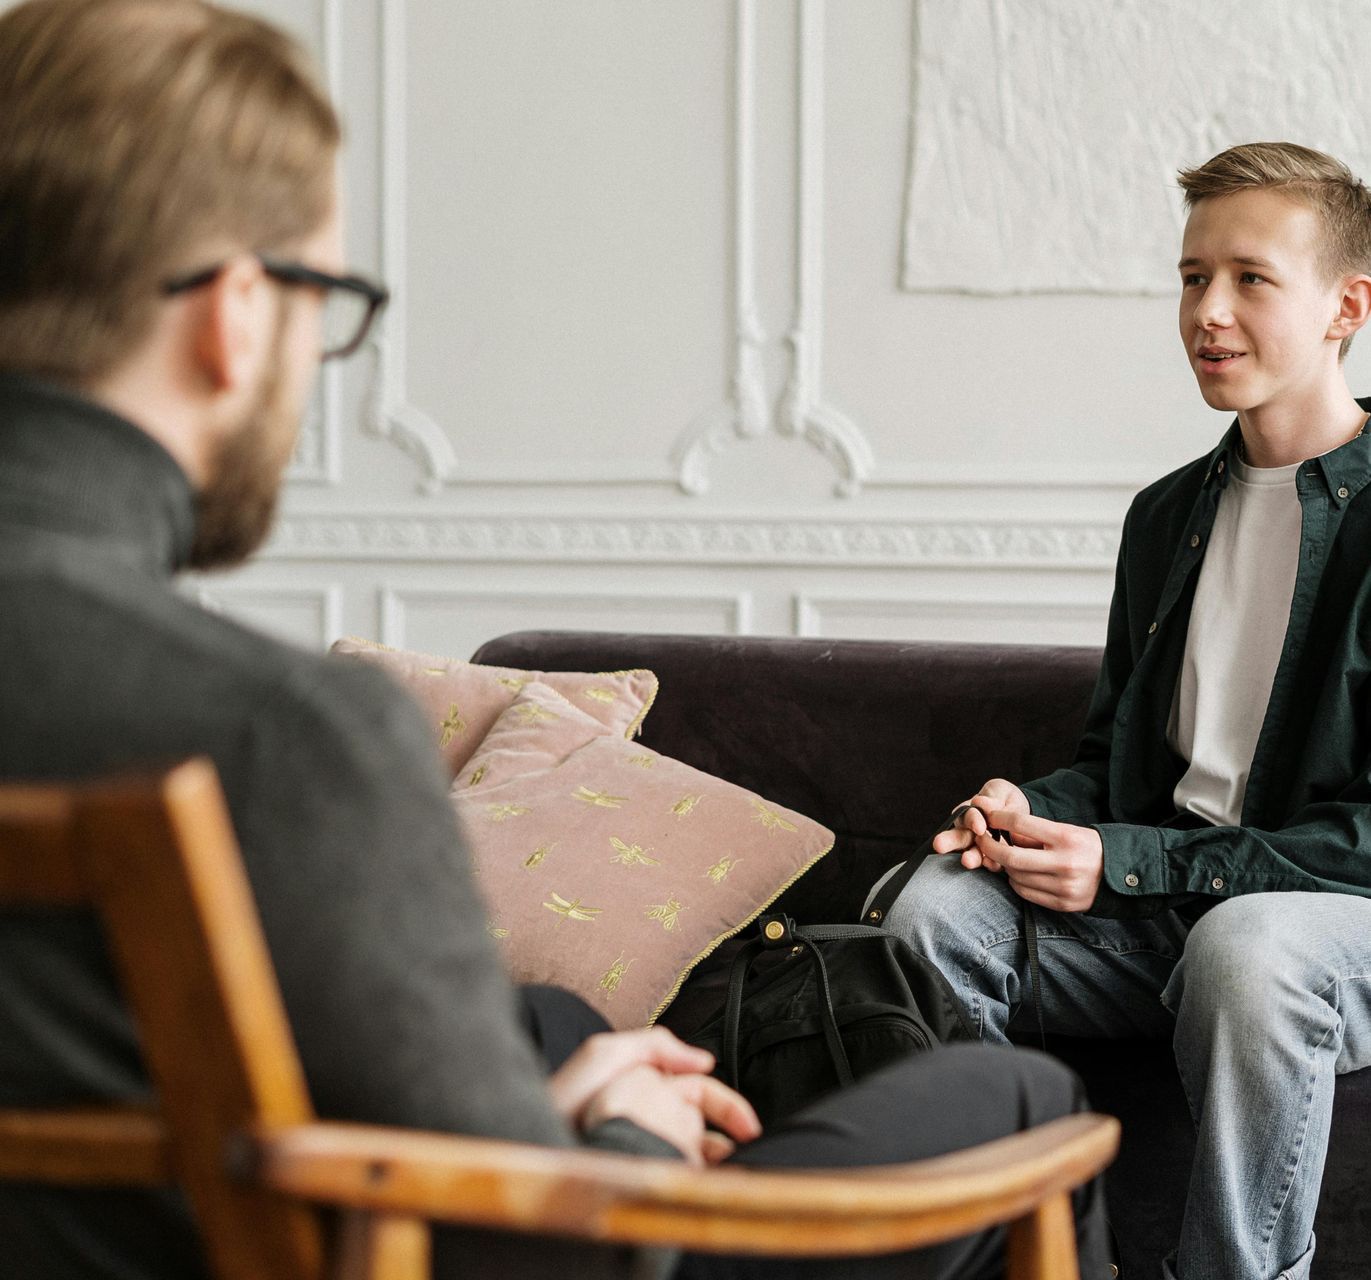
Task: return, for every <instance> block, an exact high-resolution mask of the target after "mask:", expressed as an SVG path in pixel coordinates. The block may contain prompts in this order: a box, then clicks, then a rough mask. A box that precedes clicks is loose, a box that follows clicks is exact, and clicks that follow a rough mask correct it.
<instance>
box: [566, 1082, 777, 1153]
mask: <svg viewBox="0 0 1371 1280" xmlns="http://www.w3.org/2000/svg"><path fill="white" fill-rule="evenodd" d="M615 1116H622V1117H624V1118H625V1119H628V1120H632V1121H633V1123H634V1124H636V1125H637V1126H638V1127H639V1128H640V1129H646V1130H647V1131H648V1132H649V1133H655V1134H656V1135H657V1136H658V1137H659V1138H665V1139H666V1141H667V1142H669V1143H671V1145H672V1146H673V1147H675V1148H676V1149H677V1150H678V1151H679V1152H680V1153H681V1154H682V1155H684V1156H685V1158H686V1160H687V1161H689V1163H691V1164H692V1165H697V1166H698V1165H703V1164H718V1163H719V1161H720V1160H724V1159H726V1158H727V1157H728V1156H729V1155H731V1154H732V1153H733V1148H734V1140H735V1139H736V1140H737V1141H738V1142H749V1141H751V1140H752V1139H753V1138H755V1137H757V1136H758V1135H759V1134H760V1133H761V1131H762V1126H761V1122H760V1121H759V1120H758V1119H757V1113H756V1112H755V1111H753V1109H752V1106H751V1104H750V1103H749V1102H748V1101H747V1099H746V1098H744V1097H743V1096H742V1095H741V1094H737V1093H734V1092H733V1090H732V1089H730V1088H729V1087H728V1086H727V1085H726V1084H723V1083H722V1082H721V1081H718V1080H716V1079H714V1077H713V1076H706V1075H668V1074H667V1073H666V1072H663V1071H660V1070H658V1069H657V1068H656V1067H649V1066H641V1067H634V1068H633V1069H632V1070H631V1071H626V1072H625V1073H624V1074H623V1075H621V1076H617V1077H615V1079H613V1080H612V1081H610V1083H609V1084H607V1085H606V1086H605V1087H604V1088H603V1089H601V1090H600V1091H599V1092H598V1093H597V1094H596V1095H595V1096H594V1097H593V1098H592V1099H591V1100H590V1103H589V1105H588V1106H587V1107H586V1109H585V1111H584V1112H583V1113H582V1123H583V1125H584V1126H585V1128H587V1129H593V1128H594V1127H595V1126H596V1125H597V1124H599V1123H601V1122H602V1121H604V1120H609V1119H612V1118H613V1117H615ZM717 1130H722V1131H723V1132H717Z"/></svg>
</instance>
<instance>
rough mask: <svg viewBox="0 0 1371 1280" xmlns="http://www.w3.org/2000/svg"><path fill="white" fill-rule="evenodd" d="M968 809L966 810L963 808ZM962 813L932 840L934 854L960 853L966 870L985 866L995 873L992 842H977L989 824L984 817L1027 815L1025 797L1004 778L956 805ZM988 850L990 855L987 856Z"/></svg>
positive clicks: (993, 844)
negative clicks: (1003, 813)
mask: <svg viewBox="0 0 1371 1280" xmlns="http://www.w3.org/2000/svg"><path fill="white" fill-rule="evenodd" d="M967 805H969V806H971V807H970V808H967V807H966V806H967ZM958 808H960V809H963V810H965V811H964V812H963V813H962V816H961V817H960V818H958V819H957V823H956V825H955V826H954V827H951V828H950V829H949V830H947V831H940V832H939V833H938V834H937V835H936V836H934V837H933V852H934V853H960V854H961V855H962V866H964V867H967V868H969V869H973V870H974V869H975V868H976V867H980V866H984V867H985V869H986V870H987V871H998V870H999V869H1000V863H999V860H998V859H997V858H996V856H995V854H994V852H993V850H994V848H995V842H994V841H993V840H990V839H986V840H980V839H978V838H977V837H979V836H985V835H986V834H987V832H988V831H989V827H990V824H989V823H987V822H986V820H985V815H986V814H987V813H995V812H1012V813H1025V814H1026V813H1027V812H1028V797H1027V796H1026V795H1024V793H1023V792H1022V791H1020V790H1019V788H1018V787H1016V786H1015V785H1014V784H1013V783H1012V782H1009V781H1008V780H1007V779H1005V778H991V779H990V781H989V782H987V783H986V784H985V786H983V787H982V788H981V789H980V790H979V791H978V792H977V793H976V794H975V795H974V796H972V797H971V799H970V800H967V801H966V802H965V803H964V804H962V805H958ZM987 846H988V847H989V850H990V852H987Z"/></svg>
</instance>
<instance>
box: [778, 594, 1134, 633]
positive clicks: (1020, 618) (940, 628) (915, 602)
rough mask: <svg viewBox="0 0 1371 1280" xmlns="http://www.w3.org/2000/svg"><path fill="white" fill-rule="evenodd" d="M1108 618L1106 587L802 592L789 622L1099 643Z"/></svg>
mask: <svg viewBox="0 0 1371 1280" xmlns="http://www.w3.org/2000/svg"><path fill="white" fill-rule="evenodd" d="M1108 619H1109V602H1108V598H1107V588H1106V598H1105V599H1103V600H1102V601H1101V602H1100V603H1098V604H1091V603H1088V602H1084V603H1083V602H1082V601H1080V600H1079V599H1067V600H1056V599H1052V600H1044V599H1043V598H1041V597H1035V598H1032V599H1025V598H1021V597H1016V596H1013V595H1011V596H1009V597H1008V598H1005V597H1003V596H996V597H995V598H994V599H985V600H955V599H947V598H945V597H928V596H919V597H905V596H902V597H892V596H870V597H867V596H858V595H842V596H837V595H833V596H830V595H827V594H822V593H814V592H802V593H800V594H797V595H796V596H795V598H794V606H793V618H792V622H793V626H794V633H795V634H796V635H797V636H814V637H838V636H844V637H846V636H852V635H862V636H866V637H870V638H887V639H894V638H907V639H910V640H943V639H950V638H954V637H955V638H956V639H959V640H967V641H972V642H981V641H989V642H1003V643H1013V644H1093V645H1099V644H1103V643H1104V635H1105V629H1106V626H1107V623H1108Z"/></svg>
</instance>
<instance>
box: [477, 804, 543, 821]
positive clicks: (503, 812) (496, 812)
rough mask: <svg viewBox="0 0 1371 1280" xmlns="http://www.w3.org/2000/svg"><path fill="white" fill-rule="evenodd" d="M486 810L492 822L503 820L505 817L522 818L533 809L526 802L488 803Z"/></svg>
mask: <svg viewBox="0 0 1371 1280" xmlns="http://www.w3.org/2000/svg"><path fill="white" fill-rule="evenodd" d="M486 812H487V813H488V814H490V820H491V821H492V822H503V821H504V820H505V819H506V818H522V817H523V816H524V814H526V813H532V812H533V810H531V809H530V808H529V807H528V806H527V805H526V804H488V805H486Z"/></svg>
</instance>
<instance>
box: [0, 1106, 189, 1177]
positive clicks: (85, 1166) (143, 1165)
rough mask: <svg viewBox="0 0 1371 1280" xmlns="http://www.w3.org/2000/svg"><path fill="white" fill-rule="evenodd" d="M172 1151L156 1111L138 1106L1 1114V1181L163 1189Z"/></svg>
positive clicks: (9, 1111) (13, 1111)
mask: <svg viewBox="0 0 1371 1280" xmlns="http://www.w3.org/2000/svg"><path fill="white" fill-rule="evenodd" d="M170 1152H171V1148H170V1144H169V1142H168V1139H167V1130H166V1126H165V1125H164V1124H163V1123H162V1120H161V1119H160V1118H159V1117H158V1115H157V1114H156V1112H154V1111H152V1110H150V1109H146V1108H140V1107H64V1108H62V1109H61V1110H39V1109H34V1108H27V1107H26V1108H22V1109H16V1110H3V1111H0V1178H3V1179H20V1180H23V1181H26V1182H33V1181H36V1182H48V1181H51V1182H62V1183H70V1184H75V1185H80V1186H96V1187H110V1186H164V1185H166V1184H167V1183H169V1182H171V1181H172V1179H173V1174H172V1171H171V1155H170Z"/></svg>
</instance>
